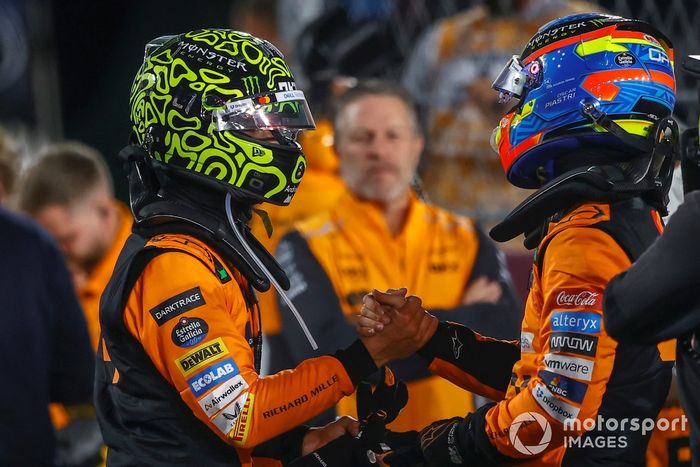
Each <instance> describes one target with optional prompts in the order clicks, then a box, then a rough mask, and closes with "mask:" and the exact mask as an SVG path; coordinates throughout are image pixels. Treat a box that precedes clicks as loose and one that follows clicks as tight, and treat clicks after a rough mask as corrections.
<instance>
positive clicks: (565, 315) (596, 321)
mask: <svg viewBox="0 0 700 467" xmlns="http://www.w3.org/2000/svg"><path fill="white" fill-rule="evenodd" d="M551 323H552V331H553V332H581V333H584V334H598V333H599V332H600V315H599V314H596V313H582V312H580V311H557V312H555V313H552V318H551Z"/></svg>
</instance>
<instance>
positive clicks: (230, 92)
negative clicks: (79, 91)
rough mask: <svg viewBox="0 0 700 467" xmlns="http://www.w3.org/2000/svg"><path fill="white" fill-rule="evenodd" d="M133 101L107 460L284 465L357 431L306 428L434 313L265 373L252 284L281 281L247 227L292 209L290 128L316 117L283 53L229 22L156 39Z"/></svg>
mask: <svg viewBox="0 0 700 467" xmlns="http://www.w3.org/2000/svg"><path fill="white" fill-rule="evenodd" d="M130 108H131V123H132V128H133V134H132V145H130V146H128V147H127V148H125V149H124V150H123V151H122V153H121V155H122V157H123V158H124V159H125V160H126V161H127V162H128V166H129V185H130V195H131V208H132V211H133V214H134V217H135V223H134V227H133V235H132V236H131V237H129V239H128V240H127V242H126V245H125V247H124V248H123V250H122V252H121V255H120V258H119V260H118V261H117V265H116V267H115V270H114V274H113V275H112V278H111V280H110V282H109V284H108V286H107V289H106V290H105V292H104V294H103V300H102V302H101V307H100V322H101V325H102V339H101V343H100V355H99V358H98V367H97V372H96V373H97V376H96V379H97V381H96V391H97V394H96V406H97V413H98V418H99V420H100V425H101V427H102V432H103V435H104V438H105V442H106V444H107V446H108V456H107V463H108V464H114V465H154V466H155V465H172V464H184V465H207V466H216V465H227V466H231V465H234V466H235V465H251V456H256V457H272V458H277V459H282V460H283V461H285V462H286V461H288V460H291V459H294V458H295V457H297V456H299V455H300V454H305V453H308V452H309V451H312V450H314V449H315V448H316V447H318V446H320V445H322V444H324V443H326V442H327V441H328V440H329V439H332V438H334V437H335V436H338V435H340V434H341V433H343V432H345V431H347V432H350V433H353V432H356V431H357V426H356V424H355V423H353V422H351V420H350V419H349V418H344V419H340V420H339V421H337V422H335V423H333V424H331V425H329V426H328V427H326V428H324V429H320V430H313V431H310V430H308V428H307V427H303V426H299V425H300V423H302V422H303V421H305V420H307V419H309V418H311V417H313V416H315V415H317V414H318V413H320V412H321V411H323V410H326V409H328V408H329V407H331V406H333V405H334V404H335V403H336V402H337V401H338V400H339V399H340V398H341V397H342V396H344V395H347V394H350V393H352V392H353V390H354V386H355V384H356V383H357V382H358V381H359V380H360V379H362V378H363V377H364V376H366V375H367V374H369V373H371V372H373V371H375V370H376V369H377V365H382V364H384V363H387V362H388V361H390V360H392V359H394V358H397V357H402V356H405V355H406V354H407V353H410V352H411V351H412V349H415V348H417V345H419V344H420V341H421V340H424V339H421V338H418V339H416V337H414V336H413V335H409V334H408V333H404V332H403V329H409V328H410V327H411V326H410V324H411V323H412V322H413V321H419V322H421V323H423V324H422V325H421V326H420V327H422V328H424V332H423V333H420V334H419V335H422V336H427V335H428V334H429V333H430V332H431V331H434V329H433V328H434V324H433V322H432V320H430V318H429V317H428V316H427V315H426V314H425V313H416V314H414V315H410V314H406V315H404V316H402V318H405V320H406V323H405V324H406V326H405V327H402V328H401V329H397V333H396V334H395V335H394V336H393V339H389V338H384V339H378V340H374V339H372V342H369V343H368V344H367V345H365V344H364V343H363V342H361V341H360V340H356V341H355V342H354V343H352V344H351V345H349V346H348V347H346V348H345V349H342V350H338V351H337V352H336V353H335V354H334V355H333V356H330V355H325V356H320V357H318V358H316V359H312V360H308V361H305V362H302V363H301V364H299V365H298V366H297V367H296V368H295V369H293V370H288V371H283V372H280V373H277V374H275V375H271V376H268V377H260V376H259V371H260V361H261V354H262V323H261V320H260V315H259V310H258V307H257V304H256V300H255V293H254V291H253V289H257V290H266V289H267V288H269V287H270V283H271V282H272V283H274V284H275V286H277V285H279V286H280V290H281V289H282V288H285V287H286V286H287V285H288V282H287V278H286V276H285V275H284V273H283V272H282V270H281V269H280V268H279V266H278V265H277V264H276V263H275V261H274V260H273V258H272V257H271V256H270V254H269V253H268V252H267V251H265V250H264V248H262V247H261V246H260V244H259V243H258V242H257V241H256V239H255V238H254V237H253V236H252V235H251V234H250V231H249V230H248V222H249V220H250V216H251V215H252V207H253V206H254V205H255V204H257V203H261V202H269V203H272V204H277V205H287V204H289V202H290V201H291V199H292V197H293V196H294V194H295V192H296V190H297V187H298V185H299V183H300V181H301V178H302V176H303V174H304V169H305V165H306V162H305V158H304V155H303V153H302V150H301V147H300V146H299V144H298V143H297V142H296V138H297V135H298V133H299V131H301V130H305V129H311V128H313V127H314V122H313V119H312V117H311V114H310V112H309V110H308V106H307V104H306V100H305V98H304V93H303V92H301V91H299V90H297V89H296V84H295V82H294V78H293V77H292V75H291V72H290V70H289V68H288V67H287V64H286V63H285V61H284V58H283V57H282V55H281V54H280V52H279V51H278V50H277V49H276V48H275V46H274V45H272V44H271V43H269V42H267V41H265V40H262V39H258V38H256V37H253V36H251V35H250V34H247V33H243V32H237V31H231V30H225V29H201V30H197V31H191V32H187V33H183V34H179V35H176V36H165V37H161V38H158V39H156V40H154V41H153V42H151V43H150V44H148V45H147V48H146V54H145V58H144V63H143V65H142V66H141V68H140V70H139V72H138V74H137V75H136V78H135V80H134V84H133V87H132V90H131V97H130ZM395 339H398V345H397V344H396V342H392V341H393V340H395ZM310 340H311V339H310ZM389 342H392V343H391V345H389Z"/></svg>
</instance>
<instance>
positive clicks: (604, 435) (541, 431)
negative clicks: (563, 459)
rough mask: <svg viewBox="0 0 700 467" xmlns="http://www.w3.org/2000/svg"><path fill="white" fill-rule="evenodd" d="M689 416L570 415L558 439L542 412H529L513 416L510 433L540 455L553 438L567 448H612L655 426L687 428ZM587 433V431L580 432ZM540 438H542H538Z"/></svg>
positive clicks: (521, 448) (519, 447) (518, 444)
mask: <svg viewBox="0 0 700 467" xmlns="http://www.w3.org/2000/svg"><path fill="white" fill-rule="evenodd" d="M687 428H688V419H687V418H686V416H685V415H682V416H681V417H678V418H674V419H668V418H664V417H660V418H658V419H657V420H654V419H653V418H621V419H618V418H605V417H603V416H602V415H598V416H597V417H596V418H595V419H593V418H587V419H585V420H579V419H577V418H569V419H566V420H565V421H564V423H563V439H562V440H554V439H553V435H552V427H551V425H550V423H549V421H548V420H547V418H546V417H544V416H543V415H542V414H540V413H537V412H525V413H522V414H520V415H518V416H517V417H515V419H513V422H512V423H511V424H510V428H509V431H508V436H509V438H510V442H511V444H512V445H513V448H515V450H516V451H518V452H519V453H521V454H525V455H529V456H536V455H538V454H541V453H542V452H544V451H545V450H546V449H547V448H548V447H549V445H550V444H552V442H556V441H559V442H556V445H557V446H562V445H563V446H564V447H566V448H567V449H586V448H588V449H611V448H626V447H627V446H628V444H629V439H628V437H629V435H630V434H632V433H637V432H641V435H642V436H645V435H648V434H650V433H651V432H652V431H654V430H659V431H685V430H687ZM579 433H583V434H581V435H580V434H579ZM538 440H539V441H538Z"/></svg>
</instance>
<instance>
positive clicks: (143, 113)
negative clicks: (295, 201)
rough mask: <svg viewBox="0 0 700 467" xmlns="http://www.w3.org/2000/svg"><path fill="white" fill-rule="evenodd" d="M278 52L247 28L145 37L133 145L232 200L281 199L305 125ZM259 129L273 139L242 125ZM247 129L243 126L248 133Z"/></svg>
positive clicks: (288, 189) (285, 198) (134, 97)
mask: <svg viewBox="0 0 700 467" xmlns="http://www.w3.org/2000/svg"><path fill="white" fill-rule="evenodd" d="M290 83H291V84H292V89H294V88H295V87H296V86H294V85H293V83H294V78H293V77H292V74H291V72H290V70H289V67H288V66H287V64H286V62H285V60H284V57H283V56H282V54H281V53H280V52H279V51H278V50H277V48H276V47H274V46H273V45H272V44H270V43H268V42H267V41H265V40H263V39H259V38H257V37H254V36H251V35H250V34H247V33H244V32H238V31H231V30H227V29H200V30H197V31H191V32H187V33H184V34H180V35H177V36H172V37H168V38H159V39H158V40H156V41H152V42H151V43H150V44H149V46H148V48H147V53H146V57H145V59H144V63H143V65H142V66H141V69H140V70H139V72H138V74H137V75H136V78H135V79H134V84H133V86H132V89H131V97H130V108H131V122H132V129H133V132H134V135H135V136H136V140H137V142H138V144H140V145H142V146H143V147H144V148H145V149H146V151H147V152H148V154H149V155H150V156H151V158H153V159H154V160H156V161H158V162H157V163H160V164H162V165H164V166H166V167H170V168H173V170H178V171H180V172H186V173H189V174H190V175H191V176H194V177H195V178H197V177H202V178H207V179H209V180H213V181H215V182H217V183H218V185H220V186H221V187H222V189H223V190H228V191H231V192H234V193H235V194H236V195H237V197H238V199H249V200H250V202H251V203H253V202H260V201H267V202H271V203H274V204H283V205H284V204H288V203H289V201H290V200H291V197H290V196H289V194H290V193H294V192H296V189H297V186H298V184H299V181H300V179H299V174H300V173H303V168H304V167H305V166H306V160H305V158H304V155H303V154H302V151H301V147H300V146H299V145H298V144H297V143H296V142H295V140H294V136H295V133H296V132H297V131H299V130H303V129H310V128H314V123H313V118H312V117H311V113H310V111H309V109H308V105H307V103H306V100H305V98H304V94H303V92H301V91H294V92H295V94H292V95H291V97H290V95H287V94H283V93H282V91H283V90H285V89H290ZM260 129H265V130H269V131H271V132H273V133H274V134H275V135H276V136H275V139H276V140H277V141H279V143H272V142H270V140H257V139H255V138H254V137H252V136H250V134H247V133H246V132H247V131H249V130H260ZM251 134H252V133H251Z"/></svg>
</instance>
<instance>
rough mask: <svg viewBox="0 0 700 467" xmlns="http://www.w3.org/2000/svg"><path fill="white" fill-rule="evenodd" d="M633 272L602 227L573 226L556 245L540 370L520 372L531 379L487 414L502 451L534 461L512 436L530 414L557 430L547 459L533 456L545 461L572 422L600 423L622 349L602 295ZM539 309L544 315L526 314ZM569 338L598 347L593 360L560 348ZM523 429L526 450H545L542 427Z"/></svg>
mask: <svg viewBox="0 0 700 467" xmlns="http://www.w3.org/2000/svg"><path fill="white" fill-rule="evenodd" d="M627 267H629V260H628V259H627V256H626V254H625V253H624V252H623V250H622V249H621V248H620V247H619V246H618V245H617V244H616V243H615V242H614V241H613V240H612V239H611V238H610V237H609V236H608V235H607V234H605V233H604V232H602V231H600V230H598V229H594V228H570V229H567V230H565V231H563V232H561V233H559V234H558V235H556V236H555V237H554V238H553V239H552V240H551V242H550V244H549V246H548V248H547V250H546V254H545V258H544V264H543V270H542V271H541V276H540V277H541V284H542V287H541V289H542V291H543V293H542V307H541V308H542V309H541V313H539V325H540V327H541V333H542V334H541V335H542V341H543V342H544V345H543V348H542V350H541V351H540V352H539V354H538V355H537V356H536V358H535V359H534V360H533V361H534V362H535V364H534V366H533V367H532V368H531V369H528V370H527V371H521V374H523V375H525V378H522V379H520V380H519V386H518V385H516V386H515V387H513V386H511V387H510V388H509V391H508V395H507V397H506V399H504V400H502V401H501V402H499V403H498V404H496V405H495V406H493V407H492V408H491V409H490V410H489V411H488V412H487V413H486V417H485V430H486V434H487V436H488V437H489V439H490V441H491V444H492V445H493V446H494V447H495V448H496V449H497V450H498V452H499V453H501V454H502V455H505V456H508V457H511V458H532V456H533V455H532V454H527V453H526V452H523V450H522V449H517V448H516V447H514V446H513V444H512V443H511V440H510V437H509V436H508V434H509V428H510V426H511V425H512V424H513V423H514V421H516V418H518V417H519V416H521V415H523V416H524V417H529V418H528V419H527V421H530V422H531V421H532V420H533V416H532V415H531V414H539V415H540V416H542V417H544V418H540V419H539V420H546V421H547V422H548V423H549V425H550V426H551V429H552V438H551V442H549V444H548V446H547V447H546V449H545V450H543V451H540V452H541V453H542V454H540V452H538V453H533V454H540V455H542V456H544V455H547V454H548V453H550V452H551V451H553V450H554V449H555V448H558V447H560V446H562V445H563V437H564V431H565V430H564V424H565V423H567V424H569V423H570V422H572V421H573V420H576V419H578V420H579V421H583V420H586V419H595V417H596V415H597V412H598V408H599V407H600V405H601V402H602V398H603V395H604V393H605V389H606V385H607V383H608V380H609V379H610V375H611V372H612V368H613V364H614V360H615V351H616V347H617V343H616V342H615V341H614V340H613V339H612V338H611V337H609V336H608V335H607V333H606V332H605V329H603V309H602V296H603V290H604V289H605V285H606V284H607V282H608V281H609V280H610V278H612V277H613V276H614V275H615V274H617V273H619V272H620V271H621V270H623V269H625V268H627ZM577 297H578V298H577ZM528 305H529V306H530V305H531V302H528ZM533 311H534V312H535V313H537V312H538V310H528V311H527V312H526V313H529V312H533ZM567 335H568V336H571V335H575V336H579V338H583V339H586V340H587V342H590V343H592V344H594V345H592V347H591V351H590V352H589V357H590V358H589V357H583V356H581V355H578V356H574V355H571V353H570V352H567V351H566V350H567V349H566V348H565V347H564V346H561V345H559V344H558V342H560V340H559V339H558V338H561V337H566V336H567ZM552 339H553V340H552ZM525 364H526V363H523V360H521V361H520V362H518V363H516V365H515V367H514V371H515V372H516V373H517V372H518V369H519V366H521V367H522V365H525ZM534 419H537V417H536V416H534ZM519 420H521V421H522V420H523V418H521V419H519ZM535 421H537V420H535ZM519 426H520V428H519V430H518V438H519V440H520V441H521V442H522V443H523V445H524V446H530V447H532V446H536V447H538V448H539V447H540V446H538V444H539V443H540V440H541V439H542V426H541V424H540V423H523V424H521V425H519ZM528 427H530V428H528ZM579 428H580V425H577V424H576V422H574V424H573V425H569V426H568V428H567V429H566V435H574V436H575V435H578V434H581V433H583V431H584V430H583V429H579ZM520 448H522V446H520Z"/></svg>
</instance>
